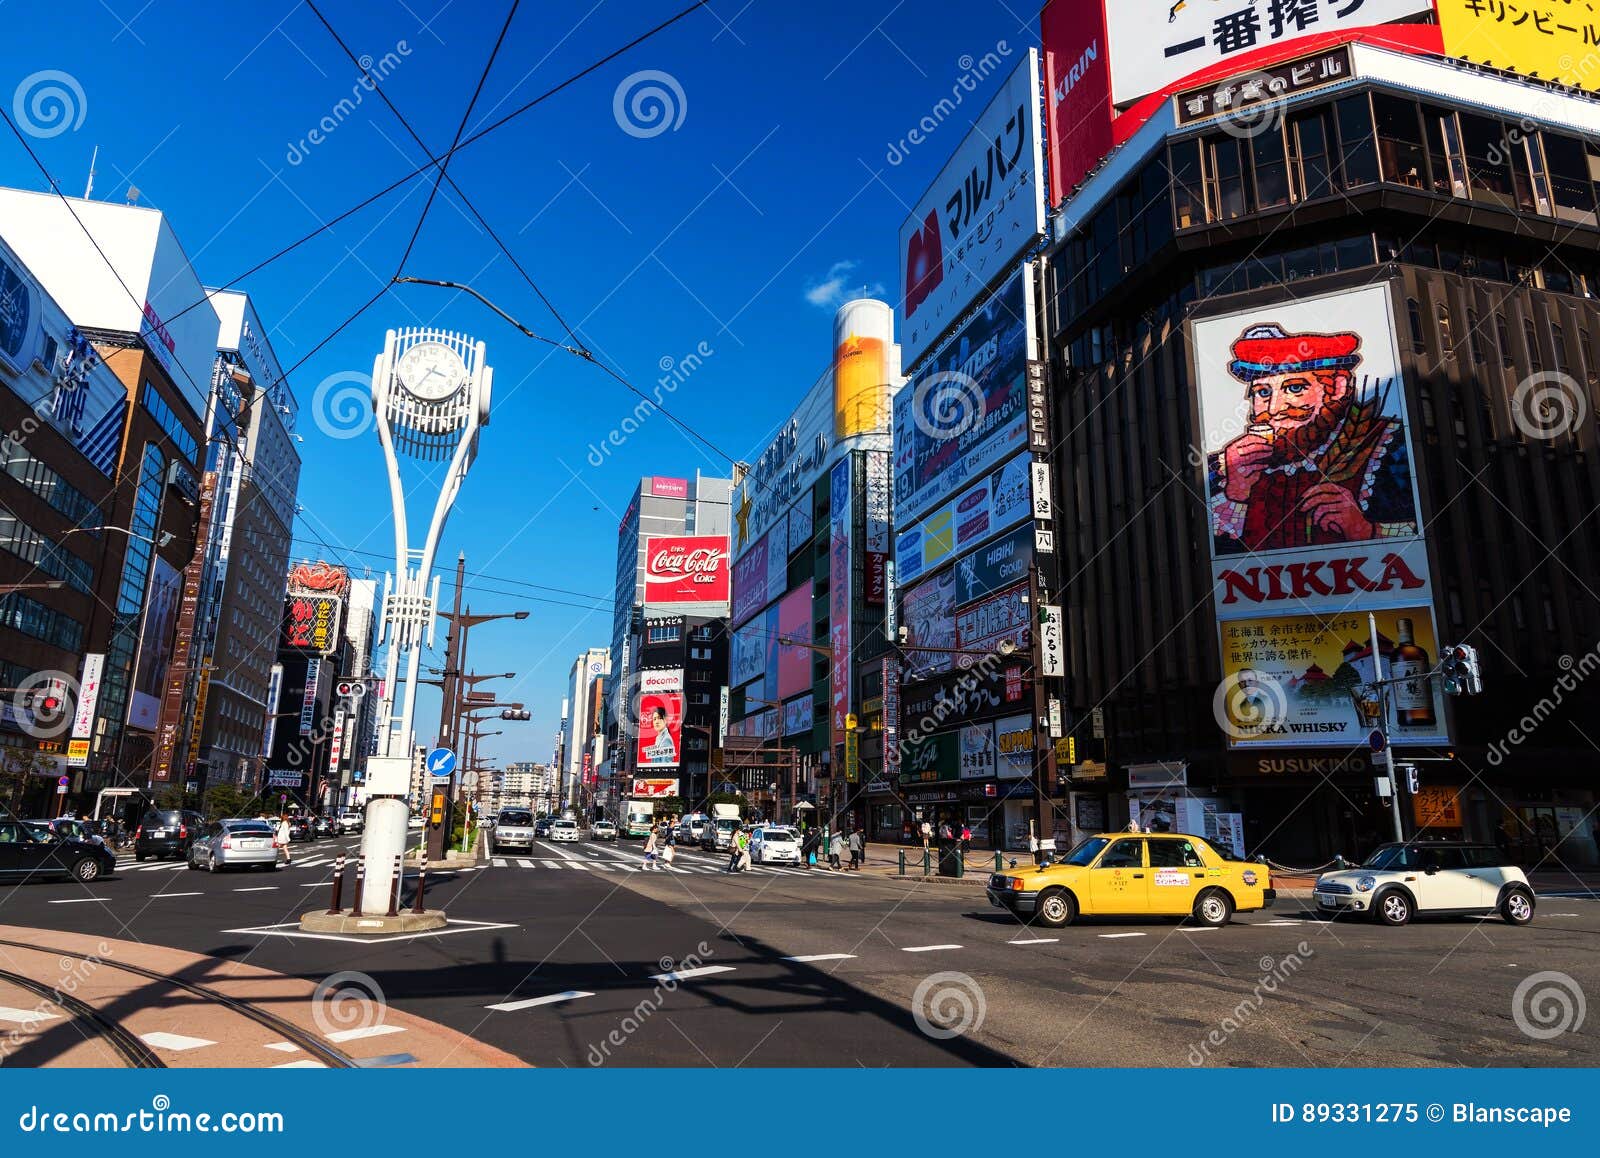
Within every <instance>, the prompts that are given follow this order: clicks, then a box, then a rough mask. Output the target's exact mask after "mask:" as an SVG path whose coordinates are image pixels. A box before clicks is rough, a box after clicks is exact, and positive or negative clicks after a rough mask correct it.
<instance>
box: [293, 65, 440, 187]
mask: <svg viewBox="0 0 1600 1158" xmlns="http://www.w3.org/2000/svg"><path fill="white" fill-rule="evenodd" d="M410 55H411V45H410V44H409V43H407V42H406V41H404V40H397V41H395V46H394V47H393V48H392V49H390V50H389V51H388V52H386V53H384V54H383V55H382V56H381V57H379V58H378V59H376V60H374V59H373V58H372V57H371V56H363V57H361V58H360V60H359V61H358V63H359V64H360V65H361V68H362V73H361V76H360V78H359V79H358V80H357V81H356V82H355V84H353V85H351V86H350V95H349V96H347V97H341V98H340V99H339V100H338V101H337V102H335V103H334V106H333V107H332V108H331V109H329V110H328V111H327V112H326V113H324V114H323V115H322V119H321V120H319V121H317V123H316V124H315V125H313V126H312V127H311V129H310V130H309V131H308V132H307V133H306V135H305V136H303V137H301V138H300V139H299V140H298V141H290V142H289V147H288V149H287V150H286V151H285V152H284V154H283V159H284V160H285V161H287V162H289V164H290V165H299V164H300V163H301V162H302V161H304V160H305V159H306V158H307V157H308V156H310V155H311V150H312V149H314V148H316V147H317V146H318V145H320V144H322V143H324V142H325V141H327V139H328V138H329V137H331V136H333V134H334V133H336V132H338V131H339V126H341V125H343V124H344V123H345V121H347V120H349V119H350V117H351V116H352V115H353V114H354V113H355V111H356V110H357V109H359V108H360V107H361V106H362V104H363V103H364V102H365V101H366V99H367V95H368V94H369V93H372V92H375V91H377V88H378V82H379V81H382V80H385V79H387V78H388V77H389V75H390V74H391V73H393V72H394V70H395V69H397V68H399V67H400V65H401V64H402V63H403V62H404V61H405V58H406V57H408V56H410Z"/></svg>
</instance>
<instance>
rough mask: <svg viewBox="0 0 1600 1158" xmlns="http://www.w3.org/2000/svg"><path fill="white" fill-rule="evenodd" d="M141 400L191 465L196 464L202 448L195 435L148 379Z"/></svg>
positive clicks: (140, 394) (140, 393) (140, 396)
mask: <svg viewBox="0 0 1600 1158" xmlns="http://www.w3.org/2000/svg"><path fill="white" fill-rule="evenodd" d="M139 401H140V403H141V404H142V405H143V406H144V408H145V410H146V411H147V412H148V413H149V415H150V417H151V418H154V419H155V420H156V425H158V426H160V427H161V429H162V430H163V431H165V432H166V435H167V437H168V438H170V439H172V443H173V445H174V446H176V447H177V448H178V452H179V453H180V454H182V455H183V457H184V458H185V459H187V460H188V462H189V463H190V464H191V465H193V464H195V462H196V461H197V460H196V457H195V456H196V455H197V454H199V450H200V448H199V447H198V446H197V445H196V444H195V439H194V435H192V434H190V433H189V431H188V430H187V429H185V428H184V425H183V423H182V422H179V421H178V416H177V415H176V414H174V413H172V408H171V407H170V406H168V405H167V403H166V399H164V398H162V397H161V395H160V394H159V393H157V392H156V388H155V387H154V386H153V385H151V383H150V382H149V380H148V379H147V380H146V381H145V384H144V389H143V390H141V391H140V392H139Z"/></svg>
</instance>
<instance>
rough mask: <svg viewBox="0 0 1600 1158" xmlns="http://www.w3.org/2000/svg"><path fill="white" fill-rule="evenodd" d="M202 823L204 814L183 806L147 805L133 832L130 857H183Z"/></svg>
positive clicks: (198, 833)
mask: <svg viewBox="0 0 1600 1158" xmlns="http://www.w3.org/2000/svg"><path fill="white" fill-rule="evenodd" d="M204 826H205V818H204V817H202V816H201V815H200V814H199V813H198V812H191V811H189V810H188V809H186V808H152V809H149V810H148V811H146V812H145V814H144V816H143V817H141V818H140V820H139V829H138V831H137V832H135V833H134V834H133V859H134V860H137V861H142V860H144V859H145V858H146V857H168V856H170V857H173V858H174V859H176V860H183V859H185V858H186V857H187V856H188V855H189V846H190V845H191V844H193V843H194V841H195V837H197V836H199V835H200V830H201V828H203V827H204Z"/></svg>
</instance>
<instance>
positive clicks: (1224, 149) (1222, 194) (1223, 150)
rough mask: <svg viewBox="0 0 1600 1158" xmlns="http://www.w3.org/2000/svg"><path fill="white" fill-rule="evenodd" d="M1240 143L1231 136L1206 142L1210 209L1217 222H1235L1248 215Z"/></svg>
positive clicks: (1211, 215)
mask: <svg viewBox="0 0 1600 1158" xmlns="http://www.w3.org/2000/svg"><path fill="white" fill-rule="evenodd" d="M1240 143H1241V142H1240V141H1239V140H1238V138H1236V137H1229V136H1219V137H1209V138H1207V140H1206V206H1207V209H1208V213H1209V216H1210V218H1211V220H1213V221H1232V220H1233V219H1234V218H1237V217H1243V216H1244V214H1245V199H1244V164H1243V162H1242V160H1241V159H1240V156H1239V146H1240Z"/></svg>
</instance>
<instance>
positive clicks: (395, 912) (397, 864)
mask: <svg viewBox="0 0 1600 1158" xmlns="http://www.w3.org/2000/svg"><path fill="white" fill-rule="evenodd" d="M405 863H406V862H405V857H404V856H403V855H402V854H400V853H398V852H397V853H395V854H394V888H393V889H391V890H390V892H389V914H388V915H389V916H391V917H398V916H399V915H400V882H401V881H402V880H403V879H404V878H405Z"/></svg>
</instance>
